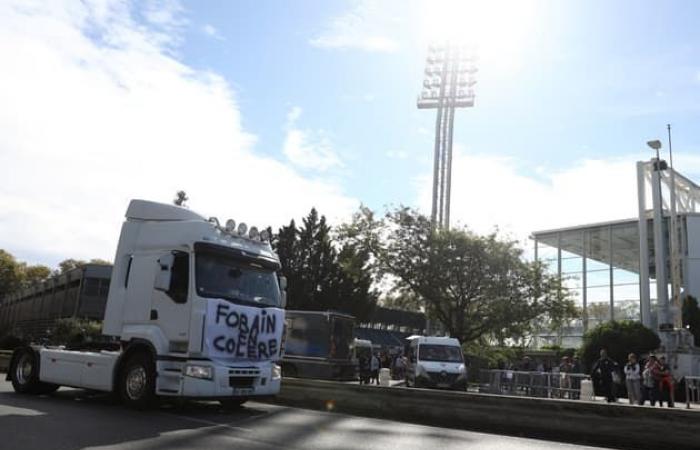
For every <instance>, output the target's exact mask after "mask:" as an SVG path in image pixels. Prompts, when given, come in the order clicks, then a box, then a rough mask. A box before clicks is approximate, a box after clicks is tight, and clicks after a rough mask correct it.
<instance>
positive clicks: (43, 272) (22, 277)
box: [0, 250, 51, 298]
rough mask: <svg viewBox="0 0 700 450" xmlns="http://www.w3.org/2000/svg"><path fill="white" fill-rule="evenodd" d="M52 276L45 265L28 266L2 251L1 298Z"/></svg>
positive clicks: (0, 261)
mask: <svg viewBox="0 0 700 450" xmlns="http://www.w3.org/2000/svg"><path fill="white" fill-rule="evenodd" d="M50 276H51V269H49V268H48V267H46V266H43V265H40V264H39V265H34V266H32V265H28V264H27V263H25V262H22V261H17V259H16V258H15V257H14V256H13V255H11V254H10V253H8V252H7V251H5V250H0V298H3V297H4V296H5V295H7V294H10V293H12V292H14V291H17V290H19V289H21V288H23V287H26V286H29V285H31V284H33V283H36V282H38V281H42V280H45V279H47V278H48V277H50Z"/></svg>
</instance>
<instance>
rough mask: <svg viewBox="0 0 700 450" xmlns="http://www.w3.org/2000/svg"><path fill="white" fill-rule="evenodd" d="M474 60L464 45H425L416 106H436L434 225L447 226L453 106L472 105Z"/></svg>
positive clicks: (436, 226)
mask: <svg viewBox="0 0 700 450" xmlns="http://www.w3.org/2000/svg"><path fill="white" fill-rule="evenodd" d="M475 59H476V58H475V55H474V51H473V49H472V48H471V47H468V46H465V45H451V44H449V43H446V44H443V45H431V46H430V47H429V48H428V57H427V58H426V65H425V79H424V80H423V91H422V92H421V94H420V96H419V97H418V108H419V109H437V120H436V121H435V154H434V162H433V206H432V212H431V220H432V225H433V227H434V228H439V229H448V228H449V227H450V190H451V187H452V130H453V126H454V114H455V108H466V107H472V106H474V91H473V90H472V87H473V86H474V85H475V84H476V81H475V80H474V74H475V73H476V67H475Z"/></svg>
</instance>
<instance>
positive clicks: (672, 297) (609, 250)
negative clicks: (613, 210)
mask: <svg viewBox="0 0 700 450" xmlns="http://www.w3.org/2000/svg"><path fill="white" fill-rule="evenodd" d="M657 169H658V170H657ZM637 188H638V189H637V193H638V211H639V215H638V217H636V218H630V219H627V220H617V221H611V222H603V223H595V224H589V225H580V226H574V227H567V228H560V229H555V230H545V231H537V232H534V233H532V236H531V237H532V239H533V240H534V245H535V258H536V259H537V260H539V261H543V262H545V263H546V264H547V265H548V267H549V269H550V270H552V271H554V272H555V273H557V274H559V275H561V276H562V278H563V279H564V283H565V285H566V286H567V287H568V288H569V289H570V290H571V291H572V292H573V294H574V296H575V298H576V299H577V303H578V304H579V306H580V307H581V317H580V318H579V320H578V321H576V323H574V324H573V325H572V326H571V327H569V328H568V329H564V330H559V331H557V332H553V333H551V334H543V335H542V336H540V337H539V340H540V342H538V344H539V345H543V344H558V345H562V346H564V347H577V346H579V345H580V344H581V336H582V334H583V333H584V332H585V331H586V330H588V329H590V328H592V327H594V326H595V325H597V324H598V323H600V322H605V321H609V320H623V319H632V320H640V321H641V322H642V323H643V324H644V325H646V326H647V327H649V328H651V329H653V330H656V331H657V332H659V336H660V338H661V340H662V345H663V346H664V348H665V349H666V350H668V351H676V350H681V351H686V352H690V353H694V352H695V350H694V349H693V345H692V336H690V334H689V333H688V332H687V330H683V329H682V322H681V313H680V305H681V304H682V300H683V298H684V297H685V296H688V295H690V296H693V297H695V298H700V210H699V209H700V186H698V185H697V184H696V183H695V182H693V181H692V180H690V179H689V178H687V177H685V176H683V175H682V174H680V173H678V172H676V171H674V170H673V169H671V168H669V167H667V165H666V163H665V162H664V161H663V160H661V161H659V162H658V163H657V160H656V159H652V160H651V161H647V162H638V163H637ZM696 359H697V358H696ZM695 364H698V361H695ZM698 368H700V367H698ZM698 368H696V369H698Z"/></svg>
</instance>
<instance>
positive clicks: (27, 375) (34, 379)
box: [10, 348, 40, 394]
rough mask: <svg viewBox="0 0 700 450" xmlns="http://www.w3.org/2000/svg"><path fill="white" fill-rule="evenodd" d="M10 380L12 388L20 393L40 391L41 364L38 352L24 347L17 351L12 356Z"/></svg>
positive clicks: (36, 392)
mask: <svg viewBox="0 0 700 450" xmlns="http://www.w3.org/2000/svg"><path fill="white" fill-rule="evenodd" d="M10 380H11V381H12V388H13V389H14V390H15V392H17V393H19V394H38V393H39V392H38V390H39V387H40V382H39V365H38V364H37V357H36V354H35V353H34V352H33V351H32V350H30V349H28V348H23V349H21V350H18V351H17V354H16V355H15V357H14V358H12V366H11V367H10Z"/></svg>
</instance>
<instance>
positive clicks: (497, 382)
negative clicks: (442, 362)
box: [479, 369, 590, 400]
mask: <svg viewBox="0 0 700 450" xmlns="http://www.w3.org/2000/svg"><path fill="white" fill-rule="evenodd" d="M583 380H590V376H589V375H586V374H583V373H570V372H524V371H518V370H486V369H483V370H481V371H480V372H479V391H480V392H486V393H489V394H497V395H519V396H525V397H541V398H568V399H573V400H576V399H579V398H580V396H581V382H582V381H583Z"/></svg>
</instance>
